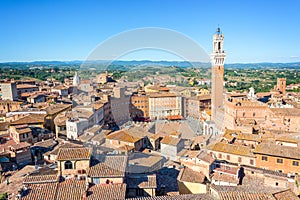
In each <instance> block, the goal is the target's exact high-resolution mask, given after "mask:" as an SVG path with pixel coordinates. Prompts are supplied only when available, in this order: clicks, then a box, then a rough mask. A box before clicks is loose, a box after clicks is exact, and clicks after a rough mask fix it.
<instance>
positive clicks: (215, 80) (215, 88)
mask: <svg viewBox="0 0 300 200" xmlns="http://www.w3.org/2000/svg"><path fill="white" fill-rule="evenodd" d="M223 45H224V35H223V34H222V32H221V29H220V27H218V29H217V31H216V33H215V34H214V35H213V52H212V53H211V56H210V59H211V64H212V95H211V105H212V120H215V117H216V113H217V111H218V109H220V108H221V107H222V105H223V91H224V89H223V87H224V62H225V58H226V54H225V51H224V50H223Z"/></svg>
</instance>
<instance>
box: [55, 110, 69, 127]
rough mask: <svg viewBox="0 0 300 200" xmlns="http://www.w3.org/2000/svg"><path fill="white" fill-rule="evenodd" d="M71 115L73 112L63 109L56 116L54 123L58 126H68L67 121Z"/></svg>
mask: <svg viewBox="0 0 300 200" xmlns="http://www.w3.org/2000/svg"><path fill="white" fill-rule="evenodd" d="M70 116H71V114H69V113H68V112H67V111H63V112H61V113H59V114H58V115H57V116H56V117H55V118H54V124H55V125H56V126H66V121H67V120H68V119H69V117H70Z"/></svg>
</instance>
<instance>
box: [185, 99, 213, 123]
mask: <svg viewBox="0 0 300 200" xmlns="http://www.w3.org/2000/svg"><path fill="white" fill-rule="evenodd" d="M184 107H185V113H184V114H185V116H186V117H190V118H193V119H196V120H200V119H201V118H202V111H204V110H206V109H210V108H211V97H210V95H201V96H195V97H189V98H186V99H185V103H184Z"/></svg>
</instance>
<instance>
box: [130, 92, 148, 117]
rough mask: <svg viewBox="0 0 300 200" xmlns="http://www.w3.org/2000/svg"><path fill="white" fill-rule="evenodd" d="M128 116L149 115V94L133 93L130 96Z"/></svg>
mask: <svg viewBox="0 0 300 200" xmlns="http://www.w3.org/2000/svg"><path fill="white" fill-rule="evenodd" d="M130 116H131V118H133V119H139V118H148V117H149V96H148V95H146V94H141V93H138V94H133V95H132V96H131V98H130Z"/></svg>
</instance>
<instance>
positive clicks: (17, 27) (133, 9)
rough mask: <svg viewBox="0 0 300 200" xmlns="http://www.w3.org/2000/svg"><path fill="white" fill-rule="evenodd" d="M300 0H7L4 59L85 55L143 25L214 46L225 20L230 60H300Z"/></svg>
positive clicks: (170, 57) (166, 56)
mask: <svg viewBox="0 0 300 200" xmlns="http://www.w3.org/2000/svg"><path fill="white" fill-rule="evenodd" d="M299 7H300V2H298V1H296V0H289V1H284V2H279V1H275V2H274V1H271V0H266V1H262V2H261V1H258V0H257V1H243V3H241V2H239V1H237V0H232V1H214V2H208V1H200V2H199V1H189V2H184V1H163V2H160V1H158V0H154V1H143V2H141V1H135V0H132V1H117V0H114V1H94V0H90V1H70V0H65V1H41V2H36V1H30V0H29V1H8V0H4V1H1V2H0V12H1V16H2V17H1V19H0V25H1V27H3V28H2V31H1V32H0V44H1V45H2V47H4V48H1V49H0V62H28V61H73V60H85V58H86V57H88V55H89V53H90V52H91V51H92V50H93V49H95V47H97V45H99V44H100V43H102V42H103V41H105V40H107V39H108V38H110V37H112V36H114V35H117V34H119V33H120V32H124V31H128V30H132V29H136V28H143V27H161V28H166V29H171V30H174V31H177V32H180V33H182V34H184V35H186V36H187V37H189V38H191V39H192V40H194V41H195V42H197V43H198V44H199V45H200V46H201V47H203V49H204V50H205V51H206V52H207V53H208V54H209V53H210V52H211V50H212V35H213V34H214V32H215V30H216V28H217V26H218V25H220V27H221V30H222V32H223V33H224V35H225V46H224V49H225V51H226V52H227V56H228V58H227V60H226V64H229V63H261V62H272V63H278V62H280V63H290V62H300V49H299V48H298V47H299V46H300V40H298V39H297V36H298V35H300V28H299V27H298V26H296V25H297V24H298V19H299V17H298V14H297V12H298V8H299ZM183 8H184V9H183ZM112 53H113V52H112ZM120 59H121V60H154V61H159V60H162V61H177V59H178V56H176V55H174V54H172V53H170V52H161V51H159V50H158V51H157V50H153V51H147V50H146V51H139V52H135V53H129V54H127V55H125V56H123V57H121V58H120ZM179 61H182V60H179Z"/></svg>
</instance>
